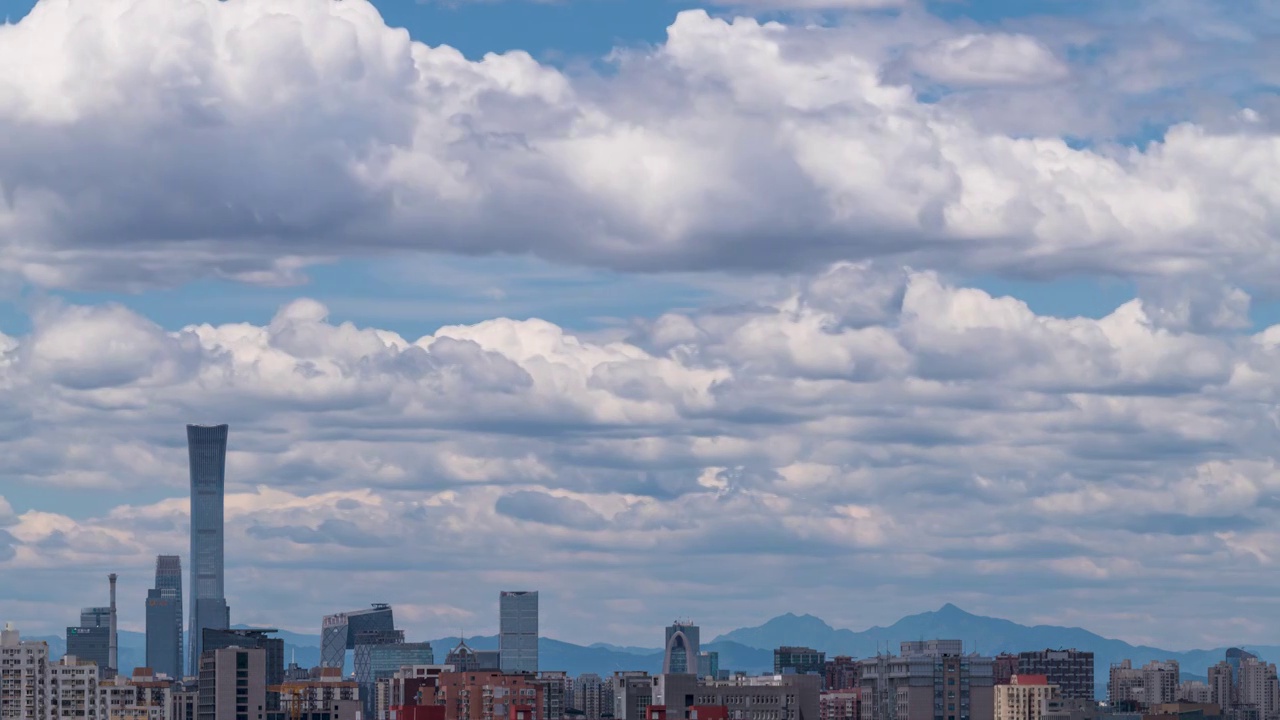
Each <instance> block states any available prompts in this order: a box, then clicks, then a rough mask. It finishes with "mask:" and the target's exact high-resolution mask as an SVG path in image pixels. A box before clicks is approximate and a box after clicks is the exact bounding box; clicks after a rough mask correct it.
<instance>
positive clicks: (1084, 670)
mask: <svg viewBox="0 0 1280 720" xmlns="http://www.w3.org/2000/svg"><path fill="white" fill-rule="evenodd" d="M1018 674H1019V675H1043V676H1045V677H1046V678H1048V679H1049V684H1050V685H1057V686H1058V691H1059V692H1060V693H1061V694H1062V697H1064V698H1069V699H1072V700H1076V699H1079V700H1093V699H1094V698H1095V697H1097V695H1095V694H1094V677H1093V653H1091V652H1086V651H1083V650H1076V649H1075V648H1072V649H1070V650H1036V651H1033V652H1024V653H1019V654H1018Z"/></svg>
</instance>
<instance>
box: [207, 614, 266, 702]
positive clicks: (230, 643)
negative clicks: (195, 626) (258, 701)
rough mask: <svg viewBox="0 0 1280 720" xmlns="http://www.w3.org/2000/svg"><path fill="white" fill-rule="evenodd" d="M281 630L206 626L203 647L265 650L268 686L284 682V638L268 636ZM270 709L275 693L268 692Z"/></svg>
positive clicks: (264, 659) (264, 658) (211, 648)
mask: <svg viewBox="0 0 1280 720" xmlns="http://www.w3.org/2000/svg"><path fill="white" fill-rule="evenodd" d="M277 632H280V631H279V630H277V629H275V628H239V629H235V630H218V629H215V628H205V630H204V638H203V647H204V649H205V652H209V651H210V650H222V649H224V648H245V649H259V650H262V651H263V653H264V654H263V668H264V673H265V676H266V684H267V687H268V688H271V687H274V686H276V685H279V684H281V683H282V682H284V640H283V639H281V638H273V637H268V636H269V635H271V634H273V633H277ZM267 700H268V709H271V710H275V709H276V703H275V697H274V693H272V692H271V691H270V690H268V692H267Z"/></svg>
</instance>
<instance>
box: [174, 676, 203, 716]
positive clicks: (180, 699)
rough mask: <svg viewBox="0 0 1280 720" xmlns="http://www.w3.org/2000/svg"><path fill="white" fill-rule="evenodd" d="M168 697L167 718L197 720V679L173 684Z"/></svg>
mask: <svg viewBox="0 0 1280 720" xmlns="http://www.w3.org/2000/svg"><path fill="white" fill-rule="evenodd" d="M169 698H170V699H169V717H168V720H199V708H200V684H199V681H197V680H187V681H184V682H182V683H181V684H177V685H175V686H174V688H173V692H172V694H171V695H170V696H169Z"/></svg>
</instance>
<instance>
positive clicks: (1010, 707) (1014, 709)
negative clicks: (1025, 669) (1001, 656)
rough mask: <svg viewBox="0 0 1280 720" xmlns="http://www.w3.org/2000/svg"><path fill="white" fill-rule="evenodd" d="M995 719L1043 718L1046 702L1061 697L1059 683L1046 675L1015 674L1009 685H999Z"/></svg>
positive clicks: (1023, 719)
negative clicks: (1052, 682) (1052, 681)
mask: <svg viewBox="0 0 1280 720" xmlns="http://www.w3.org/2000/svg"><path fill="white" fill-rule="evenodd" d="M993 694H994V696H995V698H994V700H995V705H994V712H993V714H994V720H1041V718H1040V713H1041V712H1042V711H1043V710H1044V707H1045V703H1046V702H1048V701H1049V700H1055V699H1057V698H1058V697H1059V689H1058V686H1057V685H1052V684H1050V683H1049V679H1048V678H1046V677H1045V676H1044V675H1021V674H1019V675H1014V676H1013V677H1012V678H1010V679H1009V683H1008V684H1007V685H997V686H995V689H994V691H993Z"/></svg>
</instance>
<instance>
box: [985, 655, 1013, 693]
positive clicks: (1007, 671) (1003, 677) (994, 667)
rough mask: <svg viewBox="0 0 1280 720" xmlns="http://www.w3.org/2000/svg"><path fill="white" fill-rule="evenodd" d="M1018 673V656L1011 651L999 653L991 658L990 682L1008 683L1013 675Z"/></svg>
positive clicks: (995, 683) (994, 683)
mask: <svg viewBox="0 0 1280 720" xmlns="http://www.w3.org/2000/svg"><path fill="white" fill-rule="evenodd" d="M1017 674H1018V656H1017V655H1014V654H1012V653H1000V654H999V655H996V656H995V657H994V658H991V684H992V685H1008V684H1009V683H1010V682H1012V681H1013V676H1014V675H1017Z"/></svg>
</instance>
